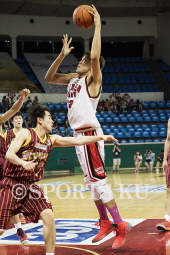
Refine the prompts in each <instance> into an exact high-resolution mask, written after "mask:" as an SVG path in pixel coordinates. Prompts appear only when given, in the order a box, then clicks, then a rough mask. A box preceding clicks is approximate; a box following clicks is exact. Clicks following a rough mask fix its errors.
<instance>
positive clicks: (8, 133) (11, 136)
mask: <svg viewBox="0 0 170 255" xmlns="http://www.w3.org/2000/svg"><path fill="white" fill-rule="evenodd" d="M15 136H16V135H15V133H14V131H13V129H10V130H7V131H6V132H5V137H4V138H5V143H6V150H7V149H8V147H9V145H10V144H11V142H12V141H13V140H14V138H15Z"/></svg>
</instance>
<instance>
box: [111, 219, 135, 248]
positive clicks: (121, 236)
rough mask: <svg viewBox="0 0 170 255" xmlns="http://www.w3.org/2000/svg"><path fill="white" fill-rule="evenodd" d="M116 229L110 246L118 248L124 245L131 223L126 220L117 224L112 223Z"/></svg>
mask: <svg viewBox="0 0 170 255" xmlns="http://www.w3.org/2000/svg"><path fill="white" fill-rule="evenodd" d="M114 226H115V230H116V238H115V240H114V242H113V245H112V248H113V249H118V248H119V247H121V246H122V245H124V243H125V241H126V237H127V234H128V233H129V232H130V230H131V229H132V225H131V224H130V223H128V222H125V221H123V222H121V223H119V224H114Z"/></svg>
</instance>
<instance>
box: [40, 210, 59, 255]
mask: <svg viewBox="0 0 170 255" xmlns="http://www.w3.org/2000/svg"><path fill="white" fill-rule="evenodd" d="M40 216H41V218H42V221H43V236H44V241H45V245H46V254H47V253H50V254H51V255H52V254H55V242H56V229H55V222H54V214H53V212H52V210H51V209H45V210H44V211H42V212H41V214H40Z"/></svg>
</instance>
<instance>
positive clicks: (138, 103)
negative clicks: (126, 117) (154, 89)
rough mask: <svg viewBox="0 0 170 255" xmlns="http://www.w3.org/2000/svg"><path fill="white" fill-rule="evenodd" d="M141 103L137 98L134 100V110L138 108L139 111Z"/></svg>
mask: <svg viewBox="0 0 170 255" xmlns="http://www.w3.org/2000/svg"><path fill="white" fill-rule="evenodd" d="M142 109H143V108H142V104H141V102H140V101H139V99H137V100H136V102H135V107H134V110H139V111H142Z"/></svg>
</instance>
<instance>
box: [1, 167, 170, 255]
mask: <svg viewBox="0 0 170 255" xmlns="http://www.w3.org/2000/svg"><path fill="white" fill-rule="evenodd" d="M39 184H40V185H41V187H42V188H43V189H44V191H45V192H46V194H47V196H48V198H49V199H50V200H51V202H52V205H53V211H54V215H55V219H63V221H64V220H68V221H69V220H71V221H73V222H74V221H78V220H80V219H82V220H84V219H87V220H88V219H92V220H93V219H94V222H95V221H96V220H97V219H98V213H97V210H96V208H95V206H94V202H93V200H92V198H91V194H90V192H89V191H88V189H87V187H86V186H85V184H84V180H83V175H82V174H77V175H70V176H60V177H59V176H58V177H57V176H55V177H53V176H52V175H50V176H46V178H44V179H42V180H41V181H40V182H39ZM108 184H109V185H110V186H111V188H112V190H113V192H114V195H115V199H116V202H117V205H118V208H119V211H120V214H121V216H122V218H123V219H126V220H128V219H129V221H133V219H142V220H141V223H139V224H137V225H135V226H134V227H133V228H132V231H131V232H130V234H129V236H128V238H127V242H126V244H125V245H124V246H123V247H122V248H120V249H118V250H116V251H114V250H112V249H111V245H112V243H113V238H110V239H108V240H106V241H104V242H102V243H99V245H95V246H94V245H81V243H79V244H74V243H72V244H64V245H62V244H61V243H59V244H58V243H57V244H56V251H55V254H60V255H66V254H71V255H73V254H74V255H77V254H81V255H86V254H87V255H88V254H94V255H111V254H114V253H116V254H123V255H126V254H128V255H131V254H133V255H136V254H140V255H148V254H149V255H152V254H160V255H163V254H164V255H170V233H169V232H168V231H167V232H166V233H162V232H159V231H157V229H156V227H155V226H156V224H157V223H158V222H160V219H163V214H164V198H165V190H166V187H165V174H164V173H162V172H159V173H155V172H153V173H150V172H147V173H146V172H140V173H137V174H136V173H134V172H131V173H123V172H121V171H120V173H108ZM110 218H111V217H110ZM158 219H159V220H158ZM88 224H89V223H88ZM28 226H29V225H28ZM56 227H57V225H56ZM26 229H27V230H28V232H29V229H28V227H27V228H26ZM27 230H26V232H27ZM96 231H97V230H96ZM28 234H29V233H28ZM95 234H96V233H95ZM10 240H12V239H10ZM43 254H44V255H45V246H44V244H43V243H41V242H40V243H38V244H29V245H27V246H21V245H19V244H14V243H13V241H11V243H10V241H8V244H7V242H6V241H5V242H4V243H3V241H2V240H0V255H43Z"/></svg>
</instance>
